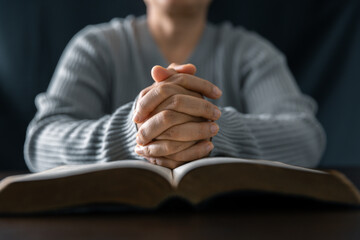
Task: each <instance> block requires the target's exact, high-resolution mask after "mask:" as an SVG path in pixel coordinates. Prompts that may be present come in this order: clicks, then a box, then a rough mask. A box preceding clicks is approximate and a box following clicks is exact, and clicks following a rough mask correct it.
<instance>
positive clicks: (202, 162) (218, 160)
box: [172, 157, 329, 186]
mask: <svg viewBox="0 0 360 240" xmlns="http://www.w3.org/2000/svg"><path fill="white" fill-rule="evenodd" d="M224 163H239V164H240V163H242V164H258V165H267V166H274V167H280V168H287V169H294V170H299V171H305V172H313V173H320V174H329V173H327V172H325V171H320V170H315V169H309V168H303V167H298V166H293V165H289V164H285V163H281V162H276V161H269V160H249V159H241V158H230V157H213V158H203V159H199V160H196V161H192V162H189V163H187V164H184V165H182V166H180V167H177V168H175V169H174V170H173V176H174V178H173V182H172V184H173V186H178V184H179V182H180V181H181V179H182V178H183V177H184V176H185V175H186V174H187V173H188V172H190V171H191V170H193V169H195V168H200V167H202V166H209V165H216V164H224Z"/></svg>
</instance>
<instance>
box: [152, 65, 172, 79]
mask: <svg viewBox="0 0 360 240" xmlns="http://www.w3.org/2000/svg"><path fill="white" fill-rule="evenodd" d="M176 73H177V72H176V71H175V70H174V69H172V68H171V69H166V68H163V67H162V66H159V65H156V66H155V67H153V68H152V69H151V76H152V78H153V79H154V81H156V82H162V81H164V80H166V79H168V78H169V77H171V76H172V75H174V74H176Z"/></svg>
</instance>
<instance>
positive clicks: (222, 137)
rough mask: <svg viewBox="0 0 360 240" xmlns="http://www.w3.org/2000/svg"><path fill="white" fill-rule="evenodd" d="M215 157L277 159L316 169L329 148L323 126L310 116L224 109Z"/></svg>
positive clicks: (214, 152) (219, 121) (306, 114)
mask: <svg viewBox="0 0 360 240" xmlns="http://www.w3.org/2000/svg"><path fill="white" fill-rule="evenodd" d="M222 113H223V114H222V117H221V118H220V119H219V120H218V121H217V123H218V124H219V126H220V130H219V133H218V134H217V135H216V136H215V137H214V138H213V143H214V146H215V148H214V150H213V151H212V154H211V155H212V156H232V157H242V158H250V159H266V160H275V161H280V162H284V163H289V164H293V165H299V166H304V167H315V166H316V165H317V164H318V163H319V160H320V157H321V154H322V152H323V150H324V147H325V135H324V131H323V129H322V127H321V126H320V124H319V123H318V122H317V121H316V119H315V117H314V116H313V115H312V114H310V113H305V112H303V113H301V112H299V113H282V114H241V113H239V112H237V111H236V110H235V109H234V108H230V107H228V108H223V109H222Z"/></svg>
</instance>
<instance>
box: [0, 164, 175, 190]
mask: <svg viewBox="0 0 360 240" xmlns="http://www.w3.org/2000/svg"><path fill="white" fill-rule="evenodd" d="M117 168H123V169H126V168H132V169H145V170H149V171H151V172H155V173H157V174H159V175H160V176H161V177H163V178H165V179H166V180H167V181H168V182H170V183H171V182H172V171H171V170H170V169H168V168H165V167H161V166H156V165H153V164H151V163H148V162H145V161H141V160H118V161H113V162H104V163H96V164H84V165H64V166H59V167H56V168H53V169H49V170H46V171H43V172H39V173H31V174H23V175H16V176H10V177H7V178H5V179H4V180H3V181H1V182H0V189H1V188H2V186H3V185H6V184H7V183H8V182H25V181H36V180H47V179H55V178H63V177H67V176H73V175H79V174H84V173H90V172H98V171H105V170H109V169H117Z"/></svg>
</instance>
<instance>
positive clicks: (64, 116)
mask: <svg viewBox="0 0 360 240" xmlns="http://www.w3.org/2000/svg"><path fill="white" fill-rule="evenodd" d="M93 30H94V29H92V28H87V29H85V30H83V31H82V32H80V33H79V34H78V35H76V36H75V37H74V39H73V40H72V41H71V42H70V43H69V45H68V46H67V48H66V49H65V51H64V54H63V56H62V57H61V59H60V61H59V64H58V66H57V69H56V71H55V73H54V76H53V78H52V81H51V83H50V85H49V88H48V90H47V92H46V93H42V94H40V95H38V96H37V98H36V101H35V102H36V106H37V109H38V111H37V114H36V116H35V117H34V119H33V120H32V122H31V123H30V125H29V127H28V130H27V136H26V141H25V147H24V155H25V160H26V163H27V165H28V167H29V169H30V170H31V171H42V170H46V169H49V168H52V167H56V166H59V165H64V164H85V163H98V162H105V161H113V160H119V159H127V158H131V159H137V158H139V157H138V156H137V155H136V154H135V153H134V150H133V149H134V147H135V145H136V141H135V134H136V132H137V131H136V127H135V124H134V123H133V121H132V113H133V108H134V102H129V103H127V104H125V105H123V106H120V107H118V108H117V109H116V111H114V112H113V113H111V112H110V109H111V106H110V102H111V101H110V94H109V92H110V88H111V78H112V75H111V70H110V69H111V67H109V66H111V65H110V64H111V59H109V58H107V57H105V56H106V55H107V54H108V52H107V51H109V50H108V49H107V48H106V44H104V43H103V42H101V41H103V39H100V38H99V36H98V34H95V33H94V31H93ZM107 56H109V55H107Z"/></svg>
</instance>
